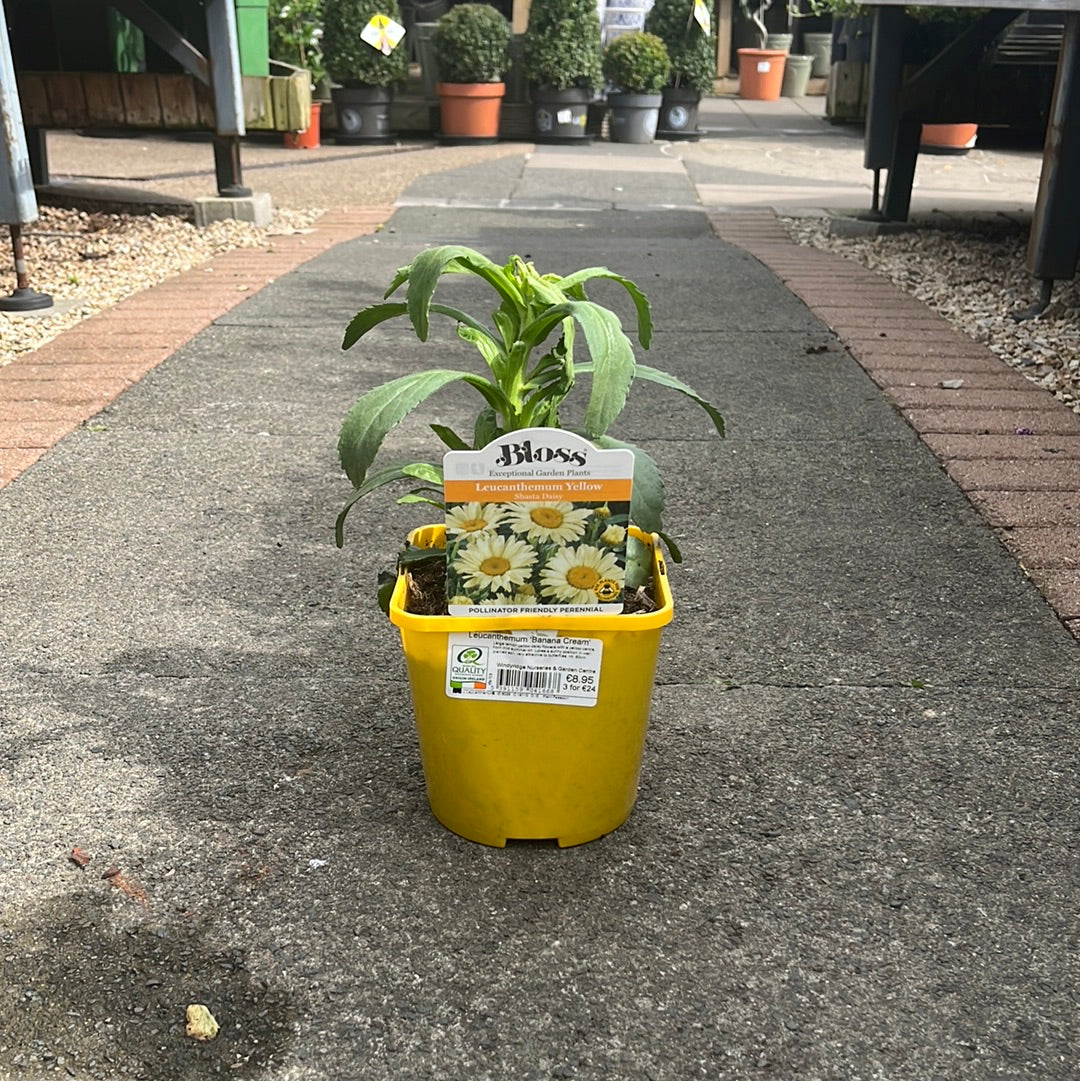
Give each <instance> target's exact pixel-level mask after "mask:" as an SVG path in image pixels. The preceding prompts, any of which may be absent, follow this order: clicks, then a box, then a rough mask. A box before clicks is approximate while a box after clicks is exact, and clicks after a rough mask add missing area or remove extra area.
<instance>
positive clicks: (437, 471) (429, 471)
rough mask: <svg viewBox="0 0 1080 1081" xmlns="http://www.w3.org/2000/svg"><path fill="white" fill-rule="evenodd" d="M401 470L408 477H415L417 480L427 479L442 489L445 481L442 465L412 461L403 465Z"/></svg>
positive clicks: (429, 482)
mask: <svg viewBox="0 0 1080 1081" xmlns="http://www.w3.org/2000/svg"><path fill="white" fill-rule="evenodd" d="M401 472H402V473H403V474H404V475H405V476H406V477H413V478H414V479H416V480H425V481H427V482H428V484H434V485H436V486H438V487H439V488H440V489H441V488H442V482H443V471H442V466H441V465H428V463H427V462H412V463H410V464H409V465H403V466H402V467H401Z"/></svg>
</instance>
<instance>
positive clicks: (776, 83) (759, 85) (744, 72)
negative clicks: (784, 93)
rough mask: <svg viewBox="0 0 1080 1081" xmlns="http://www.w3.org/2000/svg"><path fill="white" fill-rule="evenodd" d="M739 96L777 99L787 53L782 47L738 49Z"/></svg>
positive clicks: (778, 98) (759, 99) (761, 99)
mask: <svg viewBox="0 0 1080 1081" xmlns="http://www.w3.org/2000/svg"><path fill="white" fill-rule="evenodd" d="M738 52H739V97H740V98H748V99H750V100H752V101H779V100H780V89H781V87H782V86H783V83H784V63H785V61H786V60H787V53H785V52H784V51H783V50H782V49H739V50H738Z"/></svg>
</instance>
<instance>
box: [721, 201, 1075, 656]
mask: <svg viewBox="0 0 1080 1081" xmlns="http://www.w3.org/2000/svg"><path fill="white" fill-rule="evenodd" d="M710 221H711V223H712V227H713V230H714V232H715V233H716V234H717V236H719V237H720V239H721V240H725V241H728V242H730V243H732V244H736V245H738V246H740V247H742V248H744V249H745V250H746V251H748V252H749V253H750V254H751V255H753V256H754V257H755V258H756V259H758V260H759V261H760V262H761V263H763V264H764V265H765V266H766V267H768V268H769V269H770V270H772V271H773V272H774V273H775V274H776V275H777V276H778V277H779V278H780V280H781V281H783V282H784V284H785V285H787V287H788V288H789V289H791V291H792V292H793V293H794V294H795V295H796V296H798V297H799V298H800V299H801V300H802V301H803V303H805V304H806V305H807V307H808V308H810V310H811V311H812V312H813V313H814V315H816V316H817V317H818V318H819V319H821V320H822V321H823V322H824V323H826V324H827V325H828V326H829V327H830V328H831V329H832V330H833V332H834V333H835V334H836V336H837V338H838V339H839V340H840V341H841V342H842V343H843V344H844V346H845V348H846V349H847V350H848V352H849V353H851V355H852V356H853V357H854V358H855V360H856V361H858V362H859V363H860V364H861V365H862V366H863V368H864V369H865V370H866V371H867V373H868V374H869V375H870V377H871V378H872V379H873V380H874V382H875V383H877V385H878V386H879V387H881V388H882V390H883V392H884V393H885V395H886V396H887V397H888V398H889V399H890V400H891V401H892V402H893V404H894V405H895V406H896V408H897V409H898V410H899V411H900V412H901V414H902V415H903V416H904V417H905V419H906V420H907V421H908V423H909V424H910V425H911V426H912V427H913V428H914V429H915V431H916V432H918V433H919V435H920V436H921V437H922V439H923V442H924V443H925V444H926V446H927V447H928V448H929V449H930V450H931V451H932V452H933V453H934V455H935V456H936V457H937V458H938V459H939V461H941V463H942V464H943V466H944V467H945V469H946V471H947V472H948V474H949V476H950V477H952V479H953V480H954V481H955V482H956V483H957V484H958V485H959V487H960V488H961V489H962V490H963V491H964V493H965V494H966V495H967V496H968V498H969V499H970V500H971V502H972V504H973V505H974V506H975V507H976V509H978V510H979V511H980V513H981V514H982V515H983V517H984V518H985V519H986V521H987V522H988V523H989V525H990V526H991V527H992V528H993V529H994V530H995V532H996V533H997V535H998V537H999V538H1000V539H1001V541H1002V543H1003V544H1004V545H1005V546H1006V548H1007V549H1008V550H1009V551H1010V552H1011V553H1012V554H1013V555H1014V556H1015V557H1016V559H1017V561H1018V562H1019V564H1020V566H1021V567H1022V568H1023V570H1024V572H1025V573H1026V574H1027V575H1028V576H1029V577H1030V578H1031V580H1032V581H1033V582H1034V583H1035V585H1036V586H1037V587H1038V588H1039V590H1040V591H1041V592H1042V594H1043V596H1044V597H1045V598H1046V600H1047V602H1048V603H1049V604H1050V606H1051V607H1052V608H1053V609H1054V610H1055V611H1056V612H1057V614H1058V616H1059V617H1060V618H1061V620H1062V622H1063V623H1064V625H1065V626H1066V627H1067V628H1068V629H1069V631H1071V632H1072V634H1073V635H1074V636H1075V637H1077V638H1080V416H1078V415H1077V414H1076V413H1074V412H1073V411H1072V410H1071V409H1069V408H1068V407H1067V406H1065V405H1063V404H1062V403H1061V402H1058V401H1057V400H1056V399H1055V398H1054V397H1053V396H1052V395H1051V394H1050V393H1048V392H1047V391H1045V390H1042V389H1041V388H1040V387H1037V386H1036V385H1035V384H1034V383H1032V382H1030V381H1028V380H1026V379H1024V377H1023V375H1022V374H1021V373H1019V372H1017V371H1016V370H1015V369H1013V368H1010V367H1009V366H1008V365H1007V364H1006V363H1005V362H1004V361H1002V360H1000V359H999V358H998V357H996V356H995V355H994V354H993V353H991V352H990V350H989V349H987V348H986V347H985V346H983V345H981V344H980V343H978V342H976V341H974V340H973V339H971V338H969V337H968V336H967V335H966V334H963V333H962V332H960V331H958V330H954V329H953V328H952V327H951V326H949V324H948V323H947V321H946V320H944V319H943V318H941V317H940V316H937V315H936V314H935V313H933V312H931V311H930V310H929V309H927V308H926V307H925V306H924V305H923V304H921V303H920V302H919V301H917V300H915V299H914V298H913V297H911V296H909V295H908V294H906V293H904V292H902V291H901V290H900V289H898V288H896V287H895V286H893V285H892V284H891V283H890V282H887V281H886V280H885V279H884V278H882V277H881V276H879V275H877V274H875V273H874V272H873V271H871V270H868V269H866V268H865V267H862V266H859V265H858V264H855V263H853V262H851V261H850V260H846V259H843V258H842V257H841V256H838V255H834V254H832V253H830V252H823V251H819V250H817V249H813V248H805V247H802V246H801V245H797V244H795V243H793V242H791V241H790V240H789V239H788V238H787V234H786V232H785V230H784V228H783V226H782V225H781V224H780V223H779V221H777V219H776V217H775V216H774V215H773V214H772V213H771V212H769V211H748V212H745V213H734V214H733V213H713V214H711V215H710ZM955 379H963V381H964V382H963V385H962V386H961V387H960V388H958V389H953V390H949V389H946V388H944V387H942V386H941V383H942V382H943V381H945V380H955Z"/></svg>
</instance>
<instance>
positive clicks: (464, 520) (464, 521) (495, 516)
mask: <svg viewBox="0 0 1080 1081" xmlns="http://www.w3.org/2000/svg"><path fill="white" fill-rule="evenodd" d="M502 516H503V510H502V508H501V507H500V506H499V505H498V504H496V503H459V504H458V505H457V506H456V507H450V508H448V509H447V511H446V532H447V534H448V535H450V536H460V535H462V534H467V533H490V532H491V531H492V530H493V529H495V527H496V526H497V525H498V524H499V522H500V521H501V520H502Z"/></svg>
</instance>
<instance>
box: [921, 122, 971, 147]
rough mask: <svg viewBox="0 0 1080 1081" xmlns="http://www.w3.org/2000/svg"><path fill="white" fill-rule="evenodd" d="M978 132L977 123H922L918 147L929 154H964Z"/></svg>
mask: <svg viewBox="0 0 1080 1081" xmlns="http://www.w3.org/2000/svg"><path fill="white" fill-rule="evenodd" d="M978 133H979V125H978V124H923V126H922V137H921V138H920V140H919V149H920V150H926V151H929V152H930V153H931V154H966V153H967V152H968V151H969V150H970V149H971V148H972V147H973V146H974V145H975V137H976V136H977V135H978Z"/></svg>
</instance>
